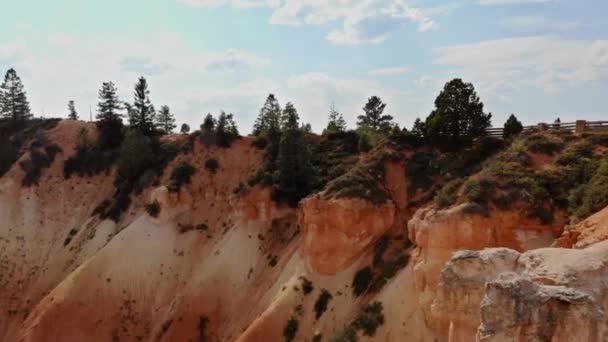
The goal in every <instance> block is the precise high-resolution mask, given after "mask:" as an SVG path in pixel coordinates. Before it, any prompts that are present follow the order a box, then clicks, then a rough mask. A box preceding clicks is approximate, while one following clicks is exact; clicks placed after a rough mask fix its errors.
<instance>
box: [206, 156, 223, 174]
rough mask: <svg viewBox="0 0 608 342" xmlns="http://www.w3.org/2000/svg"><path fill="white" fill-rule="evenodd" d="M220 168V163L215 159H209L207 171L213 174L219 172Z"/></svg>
mask: <svg viewBox="0 0 608 342" xmlns="http://www.w3.org/2000/svg"><path fill="white" fill-rule="evenodd" d="M219 167H220V163H219V162H218V161H217V159H215V158H210V159H207V161H206V162H205V169H207V170H209V172H211V173H212V174H215V173H216V172H217V169H218V168H219Z"/></svg>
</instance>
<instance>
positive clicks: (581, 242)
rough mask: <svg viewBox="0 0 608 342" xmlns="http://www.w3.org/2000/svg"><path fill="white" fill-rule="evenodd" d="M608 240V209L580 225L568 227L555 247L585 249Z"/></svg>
mask: <svg viewBox="0 0 608 342" xmlns="http://www.w3.org/2000/svg"><path fill="white" fill-rule="evenodd" d="M604 240H608V207H607V208H604V209H602V210H600V211H598V212H597V213H595V214H594V215H592V216H590V217H589V218H587V219H586V220H584V221H582V222H580V223H579V224H577V225H575V226H572V227H568V228H567V229H566V230H565V231H564V233H563V234H562V236H561V237H560V238H559V239H558V240H557V241H556V242H555V244H554V246H555V247H565V248H585V247H587V246H590V245H592V244H594V243H597V242H600V241H604Z"/></svg>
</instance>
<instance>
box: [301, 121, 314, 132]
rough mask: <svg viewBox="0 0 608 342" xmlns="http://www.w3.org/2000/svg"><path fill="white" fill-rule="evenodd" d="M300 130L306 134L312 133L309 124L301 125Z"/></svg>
mask: <svg viewBox="0 0 608 342" xmlns="http://www.w3.org/2000/svg"><path fill="white" fill-rule="evenodd" d="M300 129H301V130H302V132H304V133H306V134H309V133H312V126H311V125H310V124H309V123H302V125H300Z"/></svg>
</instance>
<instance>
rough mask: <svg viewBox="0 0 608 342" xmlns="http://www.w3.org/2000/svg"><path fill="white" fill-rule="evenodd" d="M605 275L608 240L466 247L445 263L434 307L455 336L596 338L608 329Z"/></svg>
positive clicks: (456, 338) (452, 338)
mask: <svg viewBox="0 0 608 342" xmlns="http://www.w3.org/2000/svg"><path fill="white" fill-rule="evenodd" d="M607 276H608V241H606V242H601V243H599V244H596V245H593V246H590V247H588V248H585V249H581V250H574V249H562V248H541V249H536V250H533V251H528V252H525V253H519V252H517V251H514V250H511V249H505V248H493V249H485V250H483V251H461V252H458V253H456V254H455V255H454V257H453V258H452V259H451V260H450V261H449V262H448V263H447V265H446V267H445V269H444V270H443V271H442V273H441V280H440V285H439V295H438V296H437V298H436V299H434V300H433V304H432V308H433V312H434V314H435V317H438V318H439V319H441V320H443V321H445V322H446V323H447V325H448V326H449V334H448V339H449V340H450V341H471V340H473V339H475V338H477V339H478V340H481V341H531V340H532V341H598V340H601V338H600V337H601V336H606V333H607V332H608V330H607V329H608V322H607V320H606V312H607V310H608V301H606V298H608V297H607V296H608V283H606V282H605V281H604V280H603V279H606V277H607Z"/></svg>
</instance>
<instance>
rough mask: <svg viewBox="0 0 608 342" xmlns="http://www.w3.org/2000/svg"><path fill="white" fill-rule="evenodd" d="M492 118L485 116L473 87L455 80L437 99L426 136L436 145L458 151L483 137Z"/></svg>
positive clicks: (429, 117) (427, 123)
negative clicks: (459, 148)
mask: <svg viewBox="0 0 608 342" xmlns="http://www.w3.org/2000/svg"><path fill="white" fill-rule="evenodd" d="M491 118H492V114H486V113H484V111H483V103H482V102H481V101H480V100H479V96H477V93H476V92H475V88H474V87H473V85H472V84H471V83H464V82H463V81H462V80H461V79H454V80H452V81H450V82H448V83H446V85H445V87H444V88H443V90H442V91H441V93H440V94H439V96H437V99H436V100H435V109H434V110H433V111H432V112H431V114H430V115H429V116H428V117H427V118H426V121H425V124H424V129H425V135H426V137H427V138H428V139H429V141H430V142H431V143H433V144H435V145H438V146H442V147H445V148H449V149H454V148H458V147H461V146H463V145H468V144H470V143H471V142H472V141H473V140H474V139H476V138H478V137H481V136H483V135H485V132H486V129H487V128H488V127H490V125H491Z"/></svg>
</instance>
